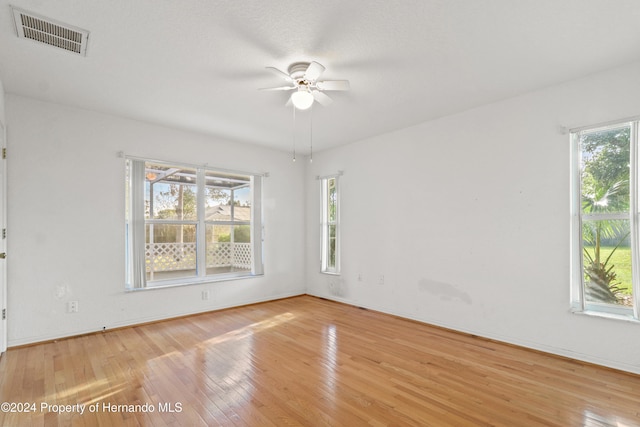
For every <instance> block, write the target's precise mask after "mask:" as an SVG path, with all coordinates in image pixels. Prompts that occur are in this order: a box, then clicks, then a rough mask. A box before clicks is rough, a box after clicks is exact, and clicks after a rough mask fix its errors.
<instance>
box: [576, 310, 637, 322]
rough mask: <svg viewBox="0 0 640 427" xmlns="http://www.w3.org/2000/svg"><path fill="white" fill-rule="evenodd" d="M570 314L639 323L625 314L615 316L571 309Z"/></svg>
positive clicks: (600, 312)
mask: <svg viewBox="0 0 640 427" xmlns="http://www.w3.org/2000/svg"><path fill="white" fill-rule="evenodd" d="M571 312H572V313H573V314H578V315H581V316H592V317H602V318H604V319H611V320H620V321H623V322H630V323H640V320H639V319H636V318H635V317H633V315H627V314H615V313H607V312H603V311H594V310H584V311H582V310H576V309H572V310H571Z"/></svg>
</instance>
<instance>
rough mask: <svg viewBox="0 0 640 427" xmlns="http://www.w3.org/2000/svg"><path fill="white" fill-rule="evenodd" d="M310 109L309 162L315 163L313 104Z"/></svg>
mask: <svg viewBox="0 0 640 427" xmlns="http://www.w3.org/2000/svg"><path fill="white" fill-rule="evenodd" d="M310 110H311V111H309V163H313V104H312V105H311V108H310Z"/></svg>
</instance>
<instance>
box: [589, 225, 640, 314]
mask: <svg viewBox="0 0 640 427" xmlns="http://www.w3.org/2000/svg"><path fill="white" fill-rule="evenodd" d="M629 235H630V229H629V221H628V220H599V221H583V224H582V240H583V266H584V284H585V285H584V291H585V292H584V293H585V299H586V301H587V302H595V303H607V304H616V305H624V306H631V305H632V278H631V277H632V272H631V245H630V236H629Z"/></svg>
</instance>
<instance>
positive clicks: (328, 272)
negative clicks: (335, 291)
mask: <svg viewBox="0 0 640 427" xmlns="http://www.w3.org/2000/svg"><path fill="white" fill-rule="evenodd" d="M320 274H328V275H329V276H339V275H340V273H336V272H335V271H321V272H320Z"/></svg>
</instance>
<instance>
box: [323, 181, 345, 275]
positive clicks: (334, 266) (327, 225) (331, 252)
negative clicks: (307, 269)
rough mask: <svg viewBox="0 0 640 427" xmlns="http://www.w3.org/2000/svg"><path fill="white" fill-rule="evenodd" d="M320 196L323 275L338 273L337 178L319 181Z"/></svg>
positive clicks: (338, 215)
mask: <svg viewBox="0 0 640 427" xmlns="http://www.w3.org/2000/svg"><path fill="white" fill-rule="evenodd" d="M320 182H321V194H322V203H321V205H322V212H321V218H322V230H321V235H322V256H321V266H322V267H321V271H322V272H323V273H333V274H338V273H340V245H339V243H340V209H339V208H340V206H339V190H338V176H331V177H325V178H322V179H321V180H320Z"/></svg>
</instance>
